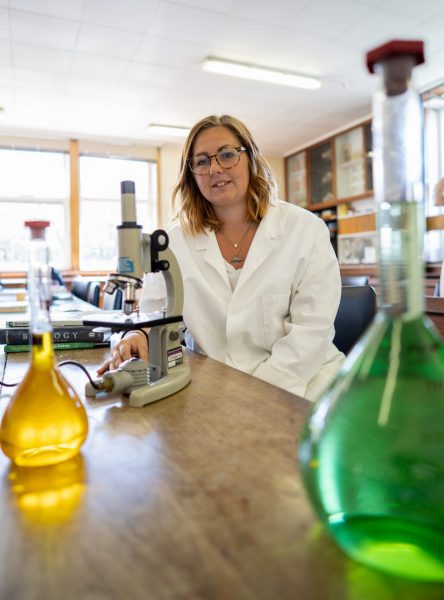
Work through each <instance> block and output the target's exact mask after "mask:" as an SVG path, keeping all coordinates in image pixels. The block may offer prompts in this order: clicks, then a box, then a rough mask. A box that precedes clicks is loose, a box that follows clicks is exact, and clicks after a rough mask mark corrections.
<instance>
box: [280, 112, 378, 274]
mask: <svg viewBox="0 0 444 600" xmlns="http://www.w3.org/2000/svg"><path fill="white" fill-rule="evenodd" d="M371 149H372V139H371V122H370V121H365V122H363V123H362V124H360V125H357V126H355V127H352V128H350V129H347V130H345V131H343V132H341V133H340V134H337V135H335V136H332V137H329V138H327V139H325V140H322V141H321V142H319V143H317V144H314V145H312V146H309V147H307V148H305V149H304V150H301V151H299V152H297V153H295V154H293V155H291V156H289V157H287V158H286V161H285V172H286V177H285V179H286V194H287V199H288V201H289V202H292V203H293V204H297V205H298V206H303V207H304V208H307V209H308V210H310V211H312V212H314V213H316V214H317V215H318V216H319V217H320V218H321V219H323V220H324V221H325V223H326V224H327V227H328V228H329V230H330V239H331V242H332V246H333V248H334V249H335V252H336V253H337V254H338V256H339V257H340V259H341V258H342V259H343V260H345V261H348V262H346V263H345V264H359V263H360V262H362V263H363V264H366V263H367V262H368V260H369V259H370V258H372V257H374V256H375V253H374V251H373V250H367V251H364V253H363V252H362V249H361V247H362V245H363V244H364V247H365V248H367V247H370V246H371V240H374V239H375V233H374V232H375V229H376V225H375V216H374V213H373V211H372V210H371V208H369V203H370V205H371V204H372V202H373V180H372V158H371ZM361 201H362V202H361ZM364 201H365V202H364ZM361 204H363V214H360V213H361V209H360V205H361ZM347 212H348V213H350V214H348V215H346V214H345V213H347ZM356 236H358V237H360V238H362V240H363V241H362V243H357V242H353V241H352V238H356ZM367 237H368V238H369V239H368V240H367V239H366V238H367ZM353 248H356V256H353ZM364 255H365V256H364ZM345 257H347V258H345Z"/></svg>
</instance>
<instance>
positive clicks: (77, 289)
mask: <svg viewBox="0 0 444 600" xmlns="http://www.w3.org/2000/svg"><path fill="white" fill-rule="evenodd" d="M89 284H90V282H89V281H86V280H85V279H82V278H81V277H79V278H77V279H74V281H73V282H72V288H71V292H72V293H73V294H74V296H77V298H80V299H81V300H85V302H88V288H89Z"/></svg>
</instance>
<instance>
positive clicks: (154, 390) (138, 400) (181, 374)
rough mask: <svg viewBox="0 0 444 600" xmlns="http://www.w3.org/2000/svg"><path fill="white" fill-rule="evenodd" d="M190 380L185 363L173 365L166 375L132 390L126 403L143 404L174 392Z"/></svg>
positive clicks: (189, 373)
mask: <svg viewBox="0 0 444 600" xmlns="http://www.w3.org/2000/svg"><path fill="white" fill-rule="evenodd" d="M190 381H191V371H190V368H189V367H187V366H186V365H182V366H180V367H179V366H178V367H174V369H171V370H170V371H169V372H168V375H166V376H165V377H162V378H161V379H158V380H157V381H154V382H153V383H150V384H148V385H144V386H141V387H138V388H136V389H135V390H133V391H132V392H131V393H130V395H129V401H128V404H129V405H130V406H132V407H134V408H138V407H140V406H145V404H150V403H151V402H156V401H157V400H161V399H162V398H166V397H167V396H170V395H171V394H175V393H176V392H178V391H179V390H181V389H182V388H184V387H185V386H186V385H188V384H189V382H190Z"/></svg>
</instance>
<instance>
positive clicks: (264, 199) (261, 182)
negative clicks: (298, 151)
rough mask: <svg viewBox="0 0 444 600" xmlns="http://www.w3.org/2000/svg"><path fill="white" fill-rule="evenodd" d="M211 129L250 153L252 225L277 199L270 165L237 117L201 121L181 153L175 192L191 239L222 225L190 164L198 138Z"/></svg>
mask: <svg viewBox="0 0 444 600" xmlns="http://www.w3.org/2000/svg"><path fill="white" fill-rule="evenodd" d="M211 127H226V128H227V129H229V130H230V131H231V132H232V133H233V134H234V135H235V136H236V137H237V138H238V139H239V142H240V144H241V145H242V146H245V148H246V149H247V156H248V165H249V171H250V179H249V184H248V190H247V217H248V219H249V220H252V221H256V222H258V221H260V220H261V219H262V218H263V217H264V216H265V213H266V212H267V209H268V205H269V203H270V199H271V198H274V197H276V192H277V185H276V180H275V178H274V176H273V173H272V172H271V169H270V167H269V166H268V164H267V162H266V161H265V159H264V158H263V156H261V154H260V152H259V148H258V147H257V145H256V142H255V141H254V139H253V136H252V135H251V133H250V131H249V130H248V128H247V127H246V125H244V124H243V123H242V121H240V120H239V119H236V118H235V117H232V116H230V115H221V116H217V115H210V116H208V117H205V118H204V119H201V120H200V121H199V122H198V123H196V125H194V127H193V128H192V129H191V131H190V133H189V134H188V137H187V139H186V140H185V143H184V146H183V149H182V160H181V166H180V175H179V180H178V182H177V184H176V185H175V187H174V189H173V199H172V203H173V209H175V211H176V214H175V216H176V218H177V219H178V220H179V222H180V224H181V226H182V227H183V228H184V230H185V231H188V232H189V233H191V234H192V235H196V234H198V233H202V232H203V231H204V230H205V229H206V228H208V229H210V230H212V231H217V230H218V229H219V228H220V227H221V226H222V222H221V221H220V220H219V219H218V217H217V215H216V213H215V211H214V208H213V206H212V204H211V203H210V202H208V200H206V198H204V196H203V195H202V194H201V193H200V190H199V188H198V186H197V183H196V180H195V178H194V175H193V173H192V172H191V170H190V168H189V167H188V164H187V161H188V160H189V158H190V157H191V156H192V154H193V149H194V143H195V141H196V138H197V136H198V135H199V134H200V133H201V132H202V131H203V130H204V129H209V128H211Z"/></svg>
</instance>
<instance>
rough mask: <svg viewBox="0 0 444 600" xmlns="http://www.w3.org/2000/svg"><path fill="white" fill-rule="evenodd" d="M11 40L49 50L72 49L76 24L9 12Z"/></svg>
mask: <svg viewBox="0 0 444 600" xmlns="http://www.w3.org/2000/svg"><path fill="white" fill-rule="evenodd" d="M11 26H12V40H13V41H15V42H24V43H27V44H37V45H39V46H47V47H49V48H62V49H63V48H64V49H66V50H72V49H73V48H74V45H75V42H76V37H77V31H78V28H79V25H78V23H76V22H75V21H68V20H66V19H56V18H52V17H43V16H40V15H33V14H31V13H26V12H20V11H16V10H13V11H11Z"/></svg>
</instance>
